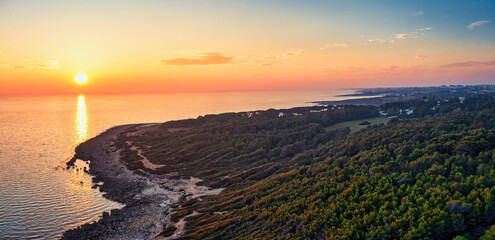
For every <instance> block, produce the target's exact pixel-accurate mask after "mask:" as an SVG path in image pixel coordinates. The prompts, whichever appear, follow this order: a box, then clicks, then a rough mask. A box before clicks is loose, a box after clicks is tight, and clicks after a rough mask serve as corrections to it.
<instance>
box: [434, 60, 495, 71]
mask: <svg viewBox="0 0 495 240" xmlns="http://www.w3.org/2000/svg"><path fill="white" fill-rule="evenodd" d="M490 66H495V61H486V62H474V61H467V62H456V63H451V64H445V65H442V66H440V67H441V68H449V69H450V68H469V67H490Z"/></svg>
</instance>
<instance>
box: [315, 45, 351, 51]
mask: <svg viewBox="0 0 495 240" xmlns="http://www.w3.org/2000/svg"><path fill="white" fill-rule="evenodd" d="M349 46H350V45H349V44H348V43H329V44H325V46H323V47H321V48H320V50H323V49H328V48H346V47H349Z"/></svg>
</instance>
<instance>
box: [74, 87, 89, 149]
mask: <svg viewBox="0 0 495 240" xmlns="http://www.w3.org/2000/svg"><path fill="white" fill-rule="evenodd" d="M74 125H75V126H76V139H75V144H79V143H82V142H84V141H85V140H86V139H87V138H88V132H89V129H88V128H89V127H88V113H87V112H86V100H85V98H84V95H82V94H80V95H79V97H78V99H77V112H76V118H75V124H74Z"/></svg>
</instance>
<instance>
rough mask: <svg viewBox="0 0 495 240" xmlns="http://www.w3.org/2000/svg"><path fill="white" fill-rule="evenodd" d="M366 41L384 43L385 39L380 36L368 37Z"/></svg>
mask: <svg viewBox="0 0 495 240" xmlns="http://www.w3.org/2000/svg"><path fill="white" fill-rule="evenodd" d="M368 42H371V43H386V42H387V40H385V39H381V38H370V39H368Z"/></svg>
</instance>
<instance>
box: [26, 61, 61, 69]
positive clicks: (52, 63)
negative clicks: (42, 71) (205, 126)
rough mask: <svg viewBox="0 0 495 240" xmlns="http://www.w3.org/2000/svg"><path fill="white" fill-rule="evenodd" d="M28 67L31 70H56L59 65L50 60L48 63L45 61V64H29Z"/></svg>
mask: <svg viewBox="0 0 495 240" xmlns="http://www.w3.org/2000/svg"><path fill="white" fill-rule="evenodd" d="M29 66H30V67H32V68H50V69H57V68H59V67H60V64H59V63H58V61H55V60H50V61H46V63H31V64H29Z"/></svg>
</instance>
